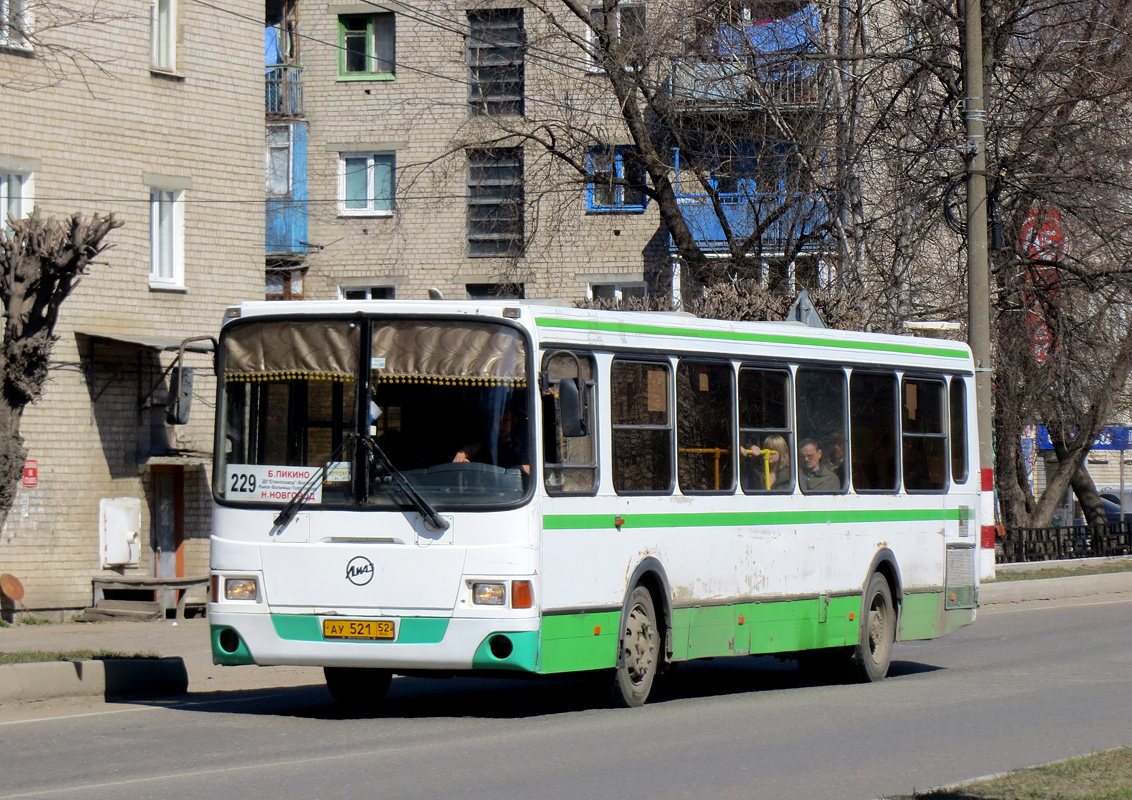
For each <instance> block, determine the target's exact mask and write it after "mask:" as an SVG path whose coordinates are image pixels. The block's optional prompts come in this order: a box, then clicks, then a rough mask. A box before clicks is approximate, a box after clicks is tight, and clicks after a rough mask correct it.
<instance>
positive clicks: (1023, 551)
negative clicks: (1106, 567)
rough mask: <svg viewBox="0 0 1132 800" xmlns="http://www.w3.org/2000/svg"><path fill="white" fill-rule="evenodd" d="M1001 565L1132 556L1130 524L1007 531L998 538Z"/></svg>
mask: <svg viewBox="0 0 1132 800" xmlns="http://www.w3.org/2000/svg"><path fill="white" fill-rule="evenodd" d="M997 544H998V547H997V548H996V549H997V551H998V553H997V555H996V560H997V561H998V562H999V563H1000V564H1014V563H1018V562H1022V561H1053V560H1056V559H1062V558H1096V557H1105V556H1127V555H1132V521H1128V520H1126V521H1124V522H1110V523H1108V524H1106V525H1069V526H1065V527H1060V528H1006V529H1001V532H1000V534H999V536H998V543H997Z"/></svg>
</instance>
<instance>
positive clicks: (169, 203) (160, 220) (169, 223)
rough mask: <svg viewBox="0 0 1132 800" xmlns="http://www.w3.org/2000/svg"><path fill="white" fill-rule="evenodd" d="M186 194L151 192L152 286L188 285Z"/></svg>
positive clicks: (177, 286)
mask: <svg viewBox="0 0 1132 800" xmlns="http://www.w3.org/2000/svg"><path fill="white" fill-rule="evenodd" d="M184 199H185V198H184V192H182V191H169V190H165V189H151V190H150V193H149V237H150V259H149V285H150V286H151V287H152V288H155V289H181V288H184V285H185V203H184Z"/></svg>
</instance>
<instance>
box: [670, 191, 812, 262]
mask: <svg viewBox="0 0 1132 800" xmlns="http://www.w3.org/2000/svg"><path fill="white" fill-rule="evenodd" d="M720 200H721V205H722V206H723V217H724V219H725V220H726V221H727V225H728V227H729V228H730V229H731V235H732V238H733V239H736V240H740V241H741V240H743V239H745V238H747V237H749V236H750V235H751V234H752V233H754V232H755V231H756V230H757V229H758V225H759V224H760V221H761V220H765V219H769V218H770V217H772V216H774V215H776V214H778V215H779V216H778V217H777V218H776V219H774V221H773V222H771V223H770V224H769V225H767V226H766V228H765V230H763V232H762V236H761V247H760V248H759V249H760V250H761V251H762V252H763V253H764V254H766V255H773V254H776V253H785V252H788V251H791V252H797V251H802V252H809V251H814V250H820V249H821V248H822V246H823V244H824V241H823V240H824V237H823V236H822V235H821V233H820V228H821V226H822V225H823V224H825V223H826V222H827V221H828V219H829V210H828V207H827V205H826V202H825V200H823V199H822V198H821V197H819V196H816V195H803V194H793V195H789V194H779V193H765V194H758V195H754V196H751V197H747V196H742V197H737V196H732V197H728V196H721V198H720ZM677 202H678V203H679V204H680V210H681V212H682V213H683V215H684V219H685V221H686V222H687V223H688V228H689V230H690V231H691V233H692V236H693V237H694V238H695V240H696V243H697V244H698V245H699V246H700V248H701V249H702V250H703V251H704V252H706V253H726V252H728V247H727V236H726V235H725V234H724V228H723V224H722V223H721V222H720V219H719V217H718V216H717V215H716V213H715V211H714V209H713V208H712V206H711V202H710V201H709V199H708V198H707V197H706V196H705V195H678V196H677Z"/></svg>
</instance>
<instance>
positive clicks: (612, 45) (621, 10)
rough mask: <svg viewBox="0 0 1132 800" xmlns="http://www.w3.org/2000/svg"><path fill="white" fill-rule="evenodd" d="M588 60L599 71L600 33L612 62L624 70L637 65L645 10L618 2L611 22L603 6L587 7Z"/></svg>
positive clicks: (601, 55) (600, 58)
mask: <svg viewBox="0 0 1132 800" xmlns="http://www.w3.org/2000/svg"><path fill="white" fill-rule="evenodd" d="M587 33H588V35H589V40H590V58H591V60H592V62H593V66H594V68H595V69H601V68H602V61H603V55H604V54H603V52H602V41H601V37H602V34H605V36H607V37H608V42H607V44H606V46H607V47H608V48H609V54H610V56H611V57H612V59H613V61H614V63H618V62H619V63H620V64H621V66H623V67H625V68H631V67H635V66H638V65H639V64H640V63H641V57H642V54H643V49H642V48H643V46H644V44H645V7H644V6H643V5H638V4H636V3H618V4H617V7H616V8H614V9H613V14H612V19H607V18H606V14H605V7H604V6H601V5H596V6H590V27H589V28H588V29H587Z"/></svg>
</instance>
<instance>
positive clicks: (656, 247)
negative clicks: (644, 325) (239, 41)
mask: <svg viewBox="0 0 1132 800" xmlns="http://www.w3.org/2000/svg"><path fill="white" fill-rule="evenodd" d="M756 4H757V3H756ZM725 5H726V4H725ZM742 5H744V4H741V3H740V4H735V6H736V7H737V8H738V7H740V6H742ZM747 5H749V4H747ZM761 5H763V6H767V7H768V8H771V7H773V8H774V9H776V13H777V14H778V15H779V16H782V15H783V14H786V17H787V18H786V19H785V21H784V25H778V24H768V23H766V22H765V21H760V22H759V25H758V30H759V35H763V36H764V38H765V39H766V40H767V46H771V47H773V46H776V45H774V41H776V40H782V38H783V37H782V36H777V38H775V37H766V36H765V34H766V32H767V31H772V30H773V31H774V32H775V34H780V33H781V32H782V31H783V30H789V31H792V34H791V36H788V37H786V38H787V39H788V41H787V45H788V46H789V47H792V48H796V49H797V47H798V46H799V43H803V42H804V41H805V40H806V39H805V37H806V36H807V35H808V34H809V33H812V30H811V29H810V28H809V26H810V24H811V22H813V21H814V20H816V17H815V16H814V15H813V13H811V12H812V9H807V7H806V4H804V3H798V2H787V3H777V4H774V3H770V4H768V3H762V4H761ZM591 6H592V9H591V13H592V14H594V15H599V14H602V13H604V12H602V11H601V4H600V3H592V4H591ZM615 6H616V8H615V13H614V14H613V17H614V20H613V22H615V23H616V29H617V31H619V32H620V33H619V34H618V35H620V36H622V37H627V36H628V35H629V32H630V30H633V31H643V30H644V28H645V25H646V22H645V20H646V4H644V3H641V2H636V1H635V0H633V1H631V2H620V3H617V4H615ZM661 7H663V4H662V5H661ZM653 8H658V7H657V6H655V5H654V6H653ZM800 10H801V11H800ZM561 11H562V16H563V17H564V18H569V17H570V16H571V15H570V13H569V12H568V11H566V7H565V6H562V9H561ZM266 12H267V18H266V21H267V27H266V34H267V35H266V45H267V46H266V52H265V66H266V73H267V83H268V89H267V103H268V115H267V123H268V124H267V150H268V159H267V160H268V195H269V198H268V214H267V228H268V243H267V252H268V261H267V269H268V296H269V297H284V298H290V297H294V298H299V297H305V298H311V299H329V298H336V297H341V298H424V297H427V296H429V295H428V292H429V289H430V288H435V289H438V290H439V291H440V293H441V294H442V295H443V296H444V297H445V298H448V299H464V298H474V297H481V296H493V295H496V296H520V297H527V298H558V299H563V300H567V301H579V300H585V299H588V298H610V299H613V298H616V299H622V298H624V297H628V296H643V295H644V294H646V293H664V294H667V293H669V292H671V291H672V285H673V281H672V276H673V270H674V266H675V265H676V264H677V262H676V260H675V259H674V255H673V248H672V246H671V242H670V239H669V236H668V233H667V231H666V230H665V229H664V227H663V226H662V224H661V221H660V215H659V213H658V212H657V208H656V204H655V203H654V202H651V201H650V200H648V198H647V197H646V196H645V195H644V194H643V193H642V192H640V191H639V190H636V189H634V188H633V187H632V185H631V184H628V185H627V184H625V183H624V181H625V180H639V181H641V182H644V181H645V174H644V172H643V171H642V169H641V167H640V166H639V165H636V164H635V162H634V157H633V156H634V150H635V148H634V147H633V146H632V144H631V143H632V139H631V138H630V137H629V135H628V133H627V131H626V128H625V125H624V122H623V120H622V118H621V115H620V113H619V111H618V108H617V105H616V103H615V102H614V101H613V99H612V98H611V95H610V91H609V84H608V79H607V78H606V77H605V75H604V74H603V72H602V69H601V67H600V65H599V64H598V63H596V62H595V61H594V60H593V56H592V53H590V54H589V55H587V48H586V47H585V45H584V44H580V43H584V42H586V41H587V37H591V38H592V36H593V34H592V31H591V32H589V33H587V26H586V25H585V24H584V23H583V22H582V21H581V20H578V19H573V20H572V21H569V22H567V23H564V24H563V28H564V29H558V28H555V25H554V23H551V22H549V16H548V15H546V14H543V13H540V12H538V11H536V10H535V9H533V8H524V7H523V4H522V3H518V2H514V0H429V1H428V2H424V3H412V4H406V3H397V2H393V3H384V4H383V3H374V2H362V1H360V0H359V1H358V2H354V3H352V4H333V3H332V4H326V3H316V2H311V0H268V2H267V7H266ZM648 13H652V12H648ZM671 13H672V12H671V10H669V11H668V14H669V16H671ZM750 16H751V15H750V12H749V9H748V12H747V18H748V20H749V19H750ZM609 24H613V23H612V22H610V23H609ZM756 46H758V44H757V40H756ZM712 62H713V63H711V64H708V65H706V67H707V68H706V69H705V64H703V63H701V61H700V59H699V58H697V57H693V58H690V59H687V60H684V61H682V62H680V63H673V64H666V65H665V66H664V67H663V68H664V69H669V68H670V69H671V70H672V73H671V75H672V77H671V80H672V87H673V89H672V97H673V101H674V102H675V103H677V104H679V105H681V106H682V107H683V108H684V109H685V110H686V112H687V116H686V119H687V122H686V124H687V125H688V126H689V127H692V126H696V125H700V124H702V122H703V120H704V119H705V118H706V117H711V116H712V115H715V119H713V121H711V122H710V123H709V126H717V125H718V124H719V123H718V119H719V118H723V117H728V116H730V117H736V116H737V117H738V118H739V119H741V120H742V121H743V125H744V126H745V127H746V129H747V130H750V127H751V124H752V123H751V118H752V117H754V118H761V116H762V114H763V110H762V109H760V108H758V104H757V103H754V104H752V103H751V101H750V100H749V99H744V98H745V97H746V95H744V94H743V92H744V91H745V90H744V89H743V88H742V86H746V85H747V84H748V83H749V81H750V80H751V77H750V75H749V74H747V75H746V76H745V77H744V73H745V72H746V73H750V70H749V67H748V65H747V64H745V63H744V62H743V61H742V59H732V60H731V61H730V62H728V60H727V59H726V58H724V59H723V60H722V61H721V59H720V58H719V54H718V52H715V53H714V54H713V56H712ZM794 72H795V73H796V72H798V70H796V69H795V70H794ZM805 77H806V78H807V79H808V78H809V77H810V76H809V75H806V76H805ZM664 80H665V81H667V80H669V78H668V77H665V78H664ZM776 80H778V81H779V82H780V83H781V82H782V81H781V78H780V76H779V77H776ZM740 82H742V86H739V84H740ZM797 83H798V81H795V83H794V84H793V85H797ZM737 87H738V88H737ZM794 94H797V92H794ZM721 98H722V100H723V102H722V103H721V102H720V100H721ZM777 100H781V97H778V98H777ZM790 102H791V103H792V104H793V105H790V106H788V109H790V108H795V107H799V105H798V104H797V103H794V101H793V100H791V101H790ZM705 109H706V111H705ZM736 112H738V113H736ZM788 113H794V112H793V111H788ZM682 124H685V123H682ZM756 124H757V123H756ZM544 125H545V126H546V127H547V128H548V129H549V127H550V126H554V127H556V128H557V134H558V135H559V136H560V137H561V139H562V140H563V141H562V145H561V147H562V150H563V151H566V152H565V155H567V156H569V157H571V158H573V159H574V162H575V164H577V165H580V166H581V168H582V169H581V170H580V171H579V170H578V169H574V170H571V169H569V168H566V167H564V166H563V164H564V161H563V159H562V158H557V157H552V156H551V155H549V153H548V150H547V148H546V147H543V146H540V145H539V144H537V134H536V135H532V132H537V131H538V130H540V129H541V127H540V126H544ZM742 135H743V134H740V138H741V137H742ZM777 138H780V136H778V137H777ZM566 139H569V140H570V141H569V142H567V141H565V140H566ZM750 144H751V143H750V142H746V141H744V142H741V144H740V147H741V148H743V149H744V152H745V153H746V155H745V156H744V157H743V158H742V159H736V158H730V159H729V160H730V161H731V162H732V163H736V162H738V161H743V162H744V163H745V164H746V165H747V166H746V167H745V170H746V172H745V174H743V175H735V174H732V175H724V174H721V173H722V171H723V170H720V169H715V173H720V174H715V173H713V178H712V180H713V181H714V183H713V185H714V186H715V187H716V188H718V190H719V191H720V193H721V199H722V201H723V203H724V205H725V206H726V213H727V216H728V222H729V223H730V225H731V226H732V228H733V229H735V230H737V231H738V232H739V233H740V234H742V233H743V232H744V231H746V232H750V230H751V229H752V227H753V226H754V225H755V224H756V221H755V219H753V218H752V217H751V209H752V207H753V206H752V203H751V197H752V196H754V195H756V194H757V195H758V197H759V200H760V202H762V201H764V200H769V202H770V204H771V206H774V207H777V206H780V205H781V204H782V200H783V199H784V198H785V196H786V194H787V193H788V192H790V191H792V190H791V188H789V186H790V181H789V178H788V176H786V174H785V172H786V171H787V170H788V169H789V168H790V167H789V165H788V161H789V158H788V156H787V155H786V148H784V147H783V146H782V145H781V143H776V144H775V145H774V147H775V148H776V149H775V152H774V154H773V155H774V159H773V161H774V166H772V167H771V169H770V170H769V172H768V170H767V163H768V161H769V159H766V158H762V157H760V158H759V159H757V160H759V161H760V167H759V169H760V170H761V172H760V174H759V175H758V177H757V178H756V176H755V174H754V172H753V170H752V168H751V166H750V165H751V164H752V163H753V162H754V161H755V160H756V159H755V158H752V157H751V153H753V152H755V150H756V149H760V148H759V147H758V145H756V146H755V147H750V146H748V145H750ZM759 144H760V145H761V143H759ZM761 152H763V153H766V152H768V149H767V148H765V147H763V148H761ZM676 157H677V160H676V161H674V165H678V164H679V163H680V161H679V160H678V159H679V154H676ZM683 158H684V163H685V164H688V163H692V161H693V159H694V156H690V155H689V154H688V153H684V154H683ZM717 161H718V159H717ZM715 166H716V167H719V166H720V165H719V164H718V163H717V164H716V165H715ZM580 173H588V175H587V174H580ZM768 175H769V180H768ZM616 179H623V180H622V182H621V183H618V182H617V180H616ZM729 181H730V184H731V186H730V188H727V187H726V186H725V184H727V183H728V182H729ZM756 184H757V186H756ZM768 184H770V186H769V187H768ZM684 186H685V190H684V192H685V194H681V195H680V202H681V203H682V204H683V208H684V211H685V215H686V216H688V217H689V219H690V221H691V224H692V226H693V228H694V233H695V235H696V236H697V238H698V239H699V240H700V244H701V246H702V247H703V248H704V249H705V250H707V251H709V252H710V251H712V250H718V251H724V250H725V243H724V242H723V241H722V239H723V235H722V231H721V226H720V223H719V221H718V220H717V219H715V218H714V213H713V212H712V211H711V209H710V208H709V207H708V204H707V203H706V202H705V196H704V194H703V192H702V190H700V189H698V188H694V181H691V180H688V181H687V182H686V183H685V184H684ZM679 191H680V190H679V189H678V192H679ZM794 191H796V190H794ZM797 208H798V210H797V211H794V212H792V213H788V214H785V215H783V216H782V218H781V219H780V220H779V221H778V222H775V223H773V224H772V225H771V226H770V227H769V228H768V229H767V231H766V232H765V234H764V236H763V238H764V242H763V252H764V253H767V254H773V253H774V252H775V251H776V248H779V249H780V243H778V242H776V241H772V240H774V239H775V237H777V236H782V235H785V232H786V230H787V228H788V227H790V225H794V227H795V228H806V227H807V226H808V227H809V228H812V227H813V226H814V223H815V221H816V220H815V219H814V217H815V210H814V205H813V204H812V203H810V204H806V203H802V204H799V205H798V207H797ZM697 212H706V213H697ZM758 213H759V214H762V215H767V214H769V213H770V212H769V211H766V210H762V211H759V212H758ZM805 215H809V218H807V219H804V220H803V219H801V217H802V216H805ZM797 234H798V231H797V230H796V231H794V233H793V235H794V236H795V238H797ZM817 244H820V243H817ZM772 259H773V257H772ZM795 260H798V259H795ZM802 260H807V261H808V263H809V264H810V266H809V267H808V268H809V269H810V271H813V264H816V262H817V259H816V258H814V257H807V258H806V259H802ZM780 266H781V267H782V269H780V272H782V276H783V277H787V276H786V270H785V266H786V265H780ZM788 277H790V280H791V281H792V280H793V276H792V275H791V276H788ZM772 280H773V278H772Z"/></svg>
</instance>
